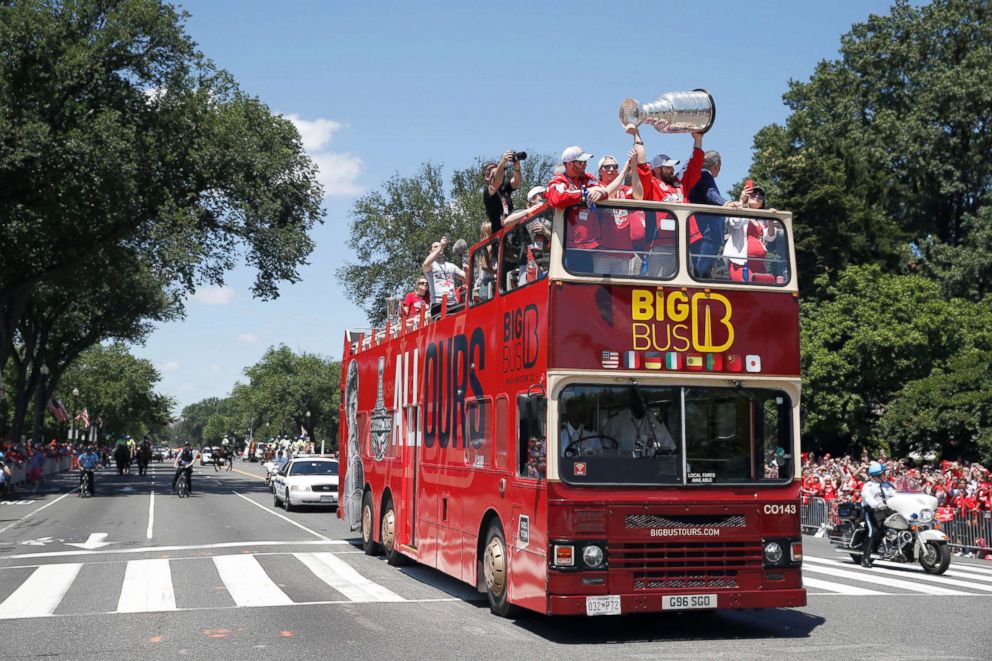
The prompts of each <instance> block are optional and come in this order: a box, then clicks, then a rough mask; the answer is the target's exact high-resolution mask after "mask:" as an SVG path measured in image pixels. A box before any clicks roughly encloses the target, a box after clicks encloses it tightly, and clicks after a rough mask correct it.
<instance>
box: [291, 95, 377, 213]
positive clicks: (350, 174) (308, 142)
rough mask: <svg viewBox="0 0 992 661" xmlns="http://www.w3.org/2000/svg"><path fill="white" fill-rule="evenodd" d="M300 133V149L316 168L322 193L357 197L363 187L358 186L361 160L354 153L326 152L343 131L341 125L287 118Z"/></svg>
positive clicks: (330, 122) (327, 120) (326, 121)
mask: <svg viewBox="0 0 992 661" xmlns="http://www.w3.org/2000/svg"><path fill="white" fill-rule="evenodd" d="M286 119H288V120H289V121H291V122H292V123H293V125H294V126H295V127H296V130H297V131H299V132H300V138H301V139H302V140H303V148H304V149H306V151H307V153H308V154H309V155H310V158H311V159H312V160H313V162H314V164H315V165H316V166H317V170H318V172H317V180H318V181H319V182H320V184H321V185H322V186H323V187H324V194H325V195H327V196H333V195H359V194H361V193H362V192H363V191H364V190H365V187H364V186H362V185H361V184H359V183H358V177H359V176H360V175H361V174H362V166H363V164H362V159H361V158H360V157H359V156H357V155H355V154H348V153H340V152H333V151H330V150H329V147H330V144H331V138H332V137H333V136H334V134H335V133H336V132H337V131H339V130H341V129H342V128H344V125H343V124H341V122H336V121H334V120H333V119H323V118H317V119H315V120H312V121H311V120H308V119H303V118H302V117H300V116H299V115H297V114H296V113H290V114H288V115H286Z"/></svg>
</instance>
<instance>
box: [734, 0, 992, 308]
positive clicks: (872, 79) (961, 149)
mask: <svg viewBox="0 0 992 661" xmlns="http://www.w3.org/2000/svg"><path fill="white" fill-rule="evenodd" d="M990 19H992V3H990V2H989V1H988V0H979V1H975V0H937V1H935V2H933V3H931V4H929V5H925V6H922V7H918V8H917V7H913V6H911V5H910V4H909V3H908V2H906V1H905V0H899V1H898V2H896V4H895V5H894V6H893V8H892V12H891V14H890V15H888V16H871V17H870V18H869V19H868V20H867V21H866V22H864V23H860V24H856V25H855V26H853V28H852V30H851V31H850V32H849V33H848V34H846V35H844V36H843V37H842V39H841V57H840V59H839V60H835V61H824V62H821V63H820V64H819V65H818V66H817V67H816V70H815V72H814V74H813V76H812V77H811V78H810V80H809V81H808V82H805V83H801V82H796V81H793V82H792V83H791V84H790V88H789V91H788V93H787V94H786V95H785V102H786V104H787V105H788V106H789V108H790V110H791V111H792V113H791V115H790V116H789V118H788V120H787V121H786V124H785V126H778V125H772V126H769V127H766V128H765V129H762V130H761V131H759V133H758V134H757V135H756V136H755V142H754V145H755V160H754V164H753V166H752V173H751V175H752V177H753V178H754V179H756V180H758V181H761V182H763V183H767V184H768V192H769V194H770V200H771V202H772V204H773V205H774V206H776V207H778V208H785V209H790V210H792V211H793V212H794V213H795V214H796V217H797V223H796V229H795V232H796V245H797V253H798V260H799V264H798V266H799V272H800V277H801V283H802V284H803V285H804V286H805V287H807V291H808V292H809V291H811V290H810V289H808V287H809V285H812V284H814V281H815V280H816V278H817V277H818V276H820V275H823V274H828V275H829V276H830V277H831V278H834V277H836V275H837V273H838V272H840V271H841V270H842V269H843V268H844V267H845V266H847V265H849V264H865V263H876V264H880V265H882V266H883V267H884V268H886V269H887V270H897V269H899V268H901V267H902V266H903V265H905V264H906V263H907V262H908V261H909V259H910V258H909V253H908V251H907V244H908V242H909V241H910V240H916V241H922V240H924V239H926V238H928V237H932V239H933V240H936V241H940V242H943V243H947V244H950V245H961V244H962V243H964V242H965V241H966V238H967V233H968V231H969V227H967V225H966V218H967V217H968V216H969V214H971V215H975V214H977V213H978V212H979V210H980V208H981V207H982V206H983V205H985V204H988V195H989V192H990V191H992V160H990V159H989V158H988V155H989V153H992V48H989V44H990V43H992V20H990ZM813 293H818V291H813Z"/></svg>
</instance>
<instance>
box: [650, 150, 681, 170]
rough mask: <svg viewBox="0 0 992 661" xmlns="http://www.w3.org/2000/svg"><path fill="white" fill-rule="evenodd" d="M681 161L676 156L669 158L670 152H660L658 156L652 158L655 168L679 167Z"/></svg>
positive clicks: (653, 167)
mask: <svg viewBox="0 0 992 661" xmlns="http://www.w3.org/2000/svg"><path fill="white" fill-rule="evenodd" d="M679 163H681V161H679V160H676V159H674V158H669V157H668V154H658V155H657V156H655V157H654V158H652V159H651V169H652V170H654V169H655V168H665V167H668V168H677V167H678V166H679Z"/></svg>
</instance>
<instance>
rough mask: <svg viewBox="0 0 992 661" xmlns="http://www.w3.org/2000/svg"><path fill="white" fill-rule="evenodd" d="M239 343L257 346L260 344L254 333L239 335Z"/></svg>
mask: <svg viewBox="0 0 992 661" xmlns="http://www.w3.org/2000/svg"><path fill="white" fill-rule="evenodd" d="M238 342H244V343H245V344H255V343H256V342H258V335H255V334H254V333H242V334H241V335H238Z"/></svg>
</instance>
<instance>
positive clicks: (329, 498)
mask: <svg viewBox="0 0 992 661" xmlns="http://www.w3.org/2000/svg"><path fill="white" fill-rule="evenodd" d="M335 500H337V498H335V497H334V496H321V497H320V502H322V503H333V502H334V501H335Z"/></svg>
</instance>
